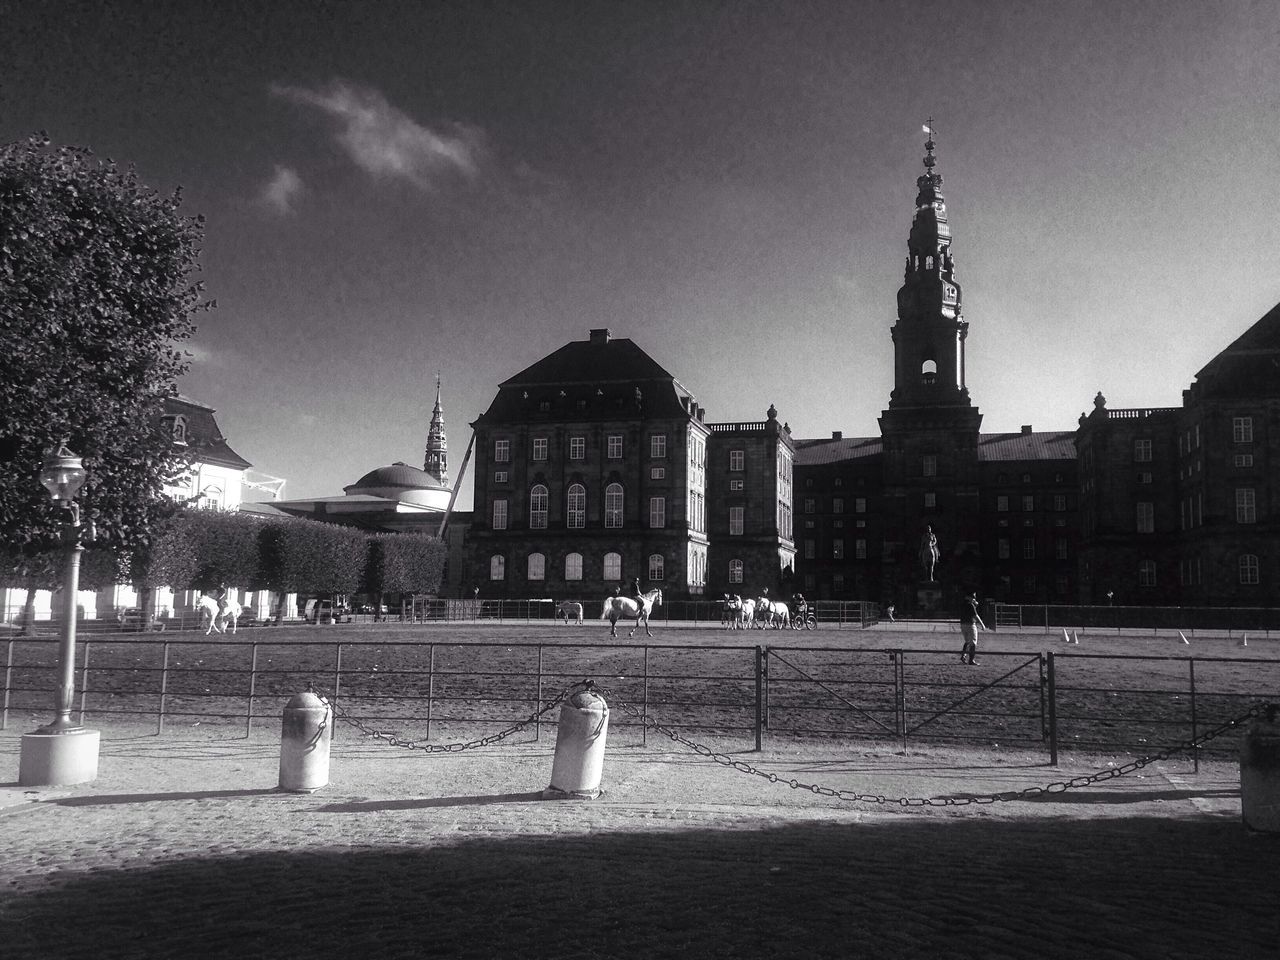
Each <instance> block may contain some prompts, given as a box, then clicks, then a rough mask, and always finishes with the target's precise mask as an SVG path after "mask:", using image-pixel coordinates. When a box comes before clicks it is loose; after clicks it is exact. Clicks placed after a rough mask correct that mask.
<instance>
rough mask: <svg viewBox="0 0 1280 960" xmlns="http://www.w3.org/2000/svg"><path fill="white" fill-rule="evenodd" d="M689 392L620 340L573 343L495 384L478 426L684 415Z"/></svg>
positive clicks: (598, 338) (595, 338)
mask: <svg viewBox="0 0 1280 960" xmlns="http://www.w3.org/2000/svg"><path fill="white" fill-rule="evenodd" d="M637 390H638V391H639V394H638V395H637ZM689 396H691V394H690V391H689V390H688V389H687V388H685V387H684V385H683V384H681V383H680V382H679V381H678V380H676V378H675V377H673V376H672V375H671V374H670V373H668V372H667V371H666V370H664V369H663V368H662V366H661V365H659V364H658V363H657V361H655V360H654V359H653V358H652V357H650V356H649V355H648V354H647V353H645V352H644V351H643V350H641V349H640V347H638V346H636V344H635V342H634V341H632V340H630V339H628V338H626V337H617V338H614V337H608V336H603V337H601V336H596V335H594V333H593V336H592V337H591V338H590V339H588V340H574V341H572V342H570V343H566V344H565V345H564V346H563V347H560V348H559V349H558V350H556V351H555V352H553V353H550V354H548V355H547V356H545V357H543V358H542V359H541V360H539V361H538V362H537V363H534V364H533V365H532V366H529V367H526V368H525V369H524V370H521V371H520V372H519V373H517V374H516V375H515V376H513V377H510V378H508V379H506V380H504V381H502V383H500V384H499V385H498V395H497V396H496V397H494V399H493V402H492V403H491V404H490V405H489V409H488V410H486V411H485V412H484V413H483V414H481V416H480V417H479V418H478V419H477V420H476V423H477V424H480V423H504V422H523V421H527V420H537V419H539V418H542V417H545V418H546V419H549V420H574V419H582V420H588V419H628V418H630V417H634V416H637V415H638V414H639V412H640V411H641V410H643V415H644V416H645V417H681V416H686V415H687V413H686V408H685V406H684V398H686V397H689Z"/></svg>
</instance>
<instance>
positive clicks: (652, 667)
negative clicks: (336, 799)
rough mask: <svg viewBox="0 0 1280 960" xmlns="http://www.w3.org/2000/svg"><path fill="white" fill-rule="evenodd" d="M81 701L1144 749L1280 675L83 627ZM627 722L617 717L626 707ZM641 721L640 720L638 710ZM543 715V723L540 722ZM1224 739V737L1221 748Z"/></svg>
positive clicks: (38, 708) (46, 668)
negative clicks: (578, 690)
mask: <svg viewBox="0 0 1280 960" xmlns="http://www.w3.org/2000/svg"><path fill="white" fill-rule="evenodd" d="M78 653H79V656H78V659H77V664H76V679H77V690H78V702H77V713H78V714H79V717H80V722H84V721H85V720H86V719H89V718H93V717H130V718H135V719H144V720H145V719H148V718H149V719H150V720H152V721H154V723H155V729H156V732H157V733H161V732H163V731H164V729H165V726H166V723H169V722H178V721H186V722H203V721H205V720H209V721H215V720H216V721H233V722H236V723H238V722H241V721H243V723H244V727H245V732H246V734H247V733H249V732H250V731H251V730H252V728H253V724H254V721H255V719H257V720H261V719H264V718H270V719H272V720H275V718H277V717H278V716H279V711H280V709H281V706H282V704H283V701H284V700H286V699H287V698H288V697H290V696H292V695H293V694H294V693H297V692H299V691H300V690H302V689H304V688H305V686H306V684H307V683H314V684H315V685H316V687H317V688H318V689H320V690H323V691H325V692H326V693H327V694H328V695H329V696H331V697H333V698H334V699H335V700H336V701H339V702H341V703H342V705H343V707H344V709H346V710H347V711H348V712H349V713H351V714H353V715H358V716H361V717H363V718H365V719H366V720H369V721H373V722H378V723H388V722H390V723H397V724H403V725H406V726H411V727H413V728H415V729H419V730H421V731H423V735H424V736H425V737H430V736H431V735H432V732H433V729H435V730H439V729H441V728H456V727H457V726H458V725H475V724H482V725H484V724H489V725H493V724H499V725H501V724H506V723H510V722H511V721H513V720H514V719H519V718H521V717H524V716H527V715H528V714H529V713H531V712H532V711H534V710H536V709H538V708H540V707H541V706H542V705H545V703H547V702H549V700H550V699H552V698H554V697H555V696H556V695H557V694H558V693H560V692H561V691H562V690H563V689H564V688H565V687H567V686H568V685H569V684H571V683H573V682H575V681H577V680H580V679H583V678H587V677H593V678H594V677H599V678H604V679H606V680H607V683H608V686H609V687H610V689H613V690H616V691H617V692H618V694H619V696H621V697H623V698H625V699H626V700H627V701H628V702H629V703H632V704H635V705H638V707H639V708H640V710H641V711H642V715H643V717H648V716H649V715H650V714H652V715H653V716H657V717H658V718H659V719H660V720H661V722H662V723H663V724H664V726H668V727H673V728H689V729H697V730H702V731H713V732H715V733H716V734H718V735H725V736H731V737H747V738H749V739H751V740H752V741H754V745H755V747H756V748H757V749H759V748H760V746H761V743H762V739H763V736H764V735H765V733H766V732H768V733H771V734H775V735H785V736H791V737H821V738H829V739H833V738H838V739H871V740H888V741H891V742H894V743H896V744H899V745H900V746H901V747H902V748H903V749H905V748H906V746H907V744H908V743H909V742H910V741H912V740H916V741H926V742H961V741H967V742H982V743H987V744H999V745H1001V746H1005V745H1022V746H1029V745H1035V746H1037V747H1040V748H1043V749H1044V750H1046V751H1047V753H1048V755H1049V760H1050V762H1052V763H1056V762H1057V757H1058V752H1059V750H1060V749H1068V748H1085V749H1114V748H1133V749H1139V750H1148V749H1151V748H1153V747H1157V746H1161V745H1169V744H1171V743H1177V742H1181V741H1182V740H1186V739H1194V737H1195V735H1196V733H1197V731H1199V730H1201V729H1204V728H1205V727H1206V726H1210V725H1212V724H1214V723H1218V722H1221V721H1222V720H1223V719H1225V718H1227V717H1228V716H1229V715H1235V714H1238V713H1239V712H1240V710H1241V708H1242V707H1246V708H1247V706H1249V705H1250V704H1252V703H1253V702H1257V701H1260V700H1261V699H1264V698H1266V697H1274V696H1275V692H1276V691H1277V690H1280V660H1276V659H1261V658H1254V659H1240V658H1226V657H1189V656H1188V657H1153V656H1121V655H1109V654H1079V653H1067V654H1054V653H1037V652H1028V651H1026V650H1021V651H1000V650H984V651H983V653H982V658H981V659H982V669H981V670H974V669H973V668H972V667H965V666H963V665H961V664H960V663H959V662H958V657H957V656H956V655H955V654H946V653H941V652H939V651H937V650H917V649H902V648H894V649H846V648H837V647H770V646H763V645H757V646H746V645H742V646H706V645H672V644H630V643H610V644H569V643H520V642H516V643H510V642H505V641H480V642H475V643H469V642H448V643H445V642H439V641H437V640H431V639H428V638H426V637H424V638H423V639H420V640H397V641H395V642H390V643H382V642H323V641H297V642H285V641H280V642H268V641H262V640H236V639H223V640H219V641H217V642H215V643H210V642H204V641H198V640H194V639H191V640H189V639H185V638H184V639H173V640H170V639H167V638H162V637H155V638H138V639H122V638H87V639H86V640H85V641H84V642H83V643H82V644H81V645H80V647H79V650H78ZM55 662H56V643H55V642H54V641H52V640H50V639H46V638H13V639H10V640H7V641H5V642H4V687H3V692H2V700H0V728H4V727H7V726H8V723H9V719H10V713H12V712H18V711H22V712H27V713H31V714H32V715H33V716H37V717H38V716H39V715H40V714H41V713H42V712H43V711H45V710H47V709H48V707H49V704H51V703H52V701H53V693H54V683H55V673H56V671H55ZM623 722H625V721H622V720H621V719H620V720H619V723H623ZM635 725H636V726H638V727H639V728H640V730H641V731H642V734H643V730H644V729H645V727H644V723H643V720H641V721H638V722H637V723H636V724H635ZM537 733H538V729H537V727H536V726H535V729H534V736H535V737H536V736H537ZM1229 746H1230V744H1229V743H1227V742H1225V741H1224V742H1223V744H1222V747H1223V748H1229Z"/></svg>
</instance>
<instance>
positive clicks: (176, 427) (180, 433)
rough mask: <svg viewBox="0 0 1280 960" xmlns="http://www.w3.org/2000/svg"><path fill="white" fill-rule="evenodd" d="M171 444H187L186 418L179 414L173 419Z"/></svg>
mask: <svg viewBox="0 0 1280 960" xmlns="http://www.w3.org/2000/svg"><path fill="white" fill-rule="evenodd" d="M173 442H174V443H186V442H187V418H186V417H184V416H182V415H181V414H179V415H178V416H176V417H174V418H173Z"/></svg>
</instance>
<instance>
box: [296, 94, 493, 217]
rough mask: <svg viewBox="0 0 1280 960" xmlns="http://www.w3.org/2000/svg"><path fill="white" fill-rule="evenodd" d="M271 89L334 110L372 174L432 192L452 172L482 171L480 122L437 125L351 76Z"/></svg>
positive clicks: (350, 150) (341, 136)
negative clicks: (321, 84) (419, 118)
mask: <svg viewBox="0 0 1280 960" xmlns="http://www.w3.org/2000/svg"><path fill="white" fill-rule="evenodd" d="M271 92H272V93H273V94H275V95H276V96H278V97H284V98H285V99H286V100H291V101H292V102H294V103H298V104H302V105H304V106H308V107H315V108H317V109H319V110H321V111H323V112H324V113H326V114H328V115H329V116H330V117H331V118H332V119H333V120H334V121H335V123H336V132H335V137H336V139H337V141H338V143H339V144H340V145H341V146H342V148H343V150H345V151H346V153H347V156H349V157H350V158H351V160H352V161H353V162H354V163H355V164H356V166H358V167H359V168H360V169H361V170H363V171H365V172H366V173H368V174H369V175H371V176H374V177H387V178H393V179H401V180H407V181H408V182H409V183H411V184H413V185H414V186H415V187H417V188H418V189H420V190H424V191H428V192H430V191H434V190H436V189H437V188H438V187H439V186H440V184H441V182H442V181H443V180H445V179H447V178H449V177H452V176H459V175H460V176H462V177H465V178H467V179H475V178H476V177H477V176H479V172H480V164H481V160H482V158H483V154H484V135H483V133H482V132H481V131H480V130H478V129H477V128H475V127H469V126H466V125H465V124H460V123H452V122H449V123H443V124H440V125H437V127H436V129H432V128H431V127H427V126H425V125H423V124H421V123H418V122H417V121H416V120H414V119H413V118H412V117H410V116H409V115H408V114H407V113H405V112H404V111H403V110H400V109H399V108H397V107H395V106H392V104H390V103H389V102H388V101H387V99H386V97H384V96H383V95H382V94H381V93H379V92H378V91H377V90H375V89H373V88H372V87H365V86H359V85H356V84H352V83H348V82H347V81H345V80H333V81H332V82H331V83H330V84H329V85H328V86H327V87H325V88H323V89H316V90H312V89H308V88H305V87H293V86H278V85H277V86H273V87H272V88H271Z"/></svg>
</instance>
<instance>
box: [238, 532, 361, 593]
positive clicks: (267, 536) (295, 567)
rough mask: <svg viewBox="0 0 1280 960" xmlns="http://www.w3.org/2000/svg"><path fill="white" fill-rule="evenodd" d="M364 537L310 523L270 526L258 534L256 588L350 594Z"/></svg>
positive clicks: (357, 577) (357, 574)
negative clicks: (257, 578)
mask: <svg viewBox="0 0 1280 960" xmlns="http://www.w3.org/2000/svg"><path fill="white" fill-rule="evenodd" d="M366 538H367V534H365V533H363V532H362V531H360V530H356V529H353V528H351V527H340V526H337V525H335V524H331V523H316V522H314V521H311V520H272V521H268V522H267V523H265V524H264V525H263V529H262V531H261V533H260V534H259V563H260V571H261V574H260V582H261V583H262V585H263V586H264V587H267V588H268V589H271V590H279V591H283V592H287V593H354V592H355V591H356V588H357V587H358V586H359V582H360V574H361V572H362V571H363V570H364V568H365V557H366V551H367V549H368V547H367V544H366Z"/></svg>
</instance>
